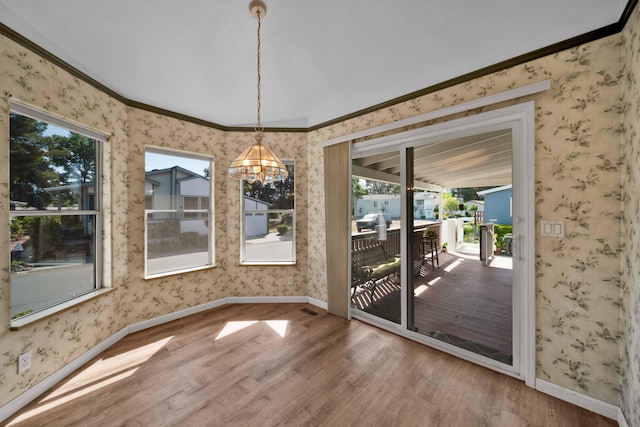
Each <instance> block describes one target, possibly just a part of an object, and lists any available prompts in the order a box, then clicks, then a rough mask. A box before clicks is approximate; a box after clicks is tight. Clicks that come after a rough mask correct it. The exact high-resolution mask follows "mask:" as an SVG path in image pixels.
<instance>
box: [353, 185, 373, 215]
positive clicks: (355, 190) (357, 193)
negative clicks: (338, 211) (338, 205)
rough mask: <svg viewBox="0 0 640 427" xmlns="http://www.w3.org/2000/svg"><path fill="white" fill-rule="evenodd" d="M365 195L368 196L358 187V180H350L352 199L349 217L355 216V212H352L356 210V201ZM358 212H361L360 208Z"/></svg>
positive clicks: (365, 191)
mask: <svg viewBox="0 0 640 427" xmlns="http://www.w3.org/2000/svg"><path fill="white" fill-rule="evenodd" d="M366 194H369V192H368V191H367V190H366V189H365V188H363V187H362V185H360V179H359V178H351V197H352V199H353V203H352V206H351V209H352V212H351V215H353V216H355V211H353V210H354V209H355V208H356V201H357V200H358V199H361V198H362V196H364V195H366ZM360 211H362V208H360Z"/></svg>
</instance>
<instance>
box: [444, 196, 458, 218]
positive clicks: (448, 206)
mask: <svg viewBox="0 0 640 427" xmlns="http://www.w3.org/2000/svg"><path fill="white" fill-rule="evenodd" d="M442 198H443V200H442V208H443V209H444V211H445V212H446V213H448V214H449V215H453V213H454V212H457V211H458V207H459V204H460V203H459V201H458V199H456V198H454V197H453V196H452V195H451V194H449V193H444V194H443V195H442Z"/></svg>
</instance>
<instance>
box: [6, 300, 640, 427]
mask: <svg viewBox="0 0 640 427" xmlns="http://www.w3.org/2000/svg"><path fill="white" fill-rule="evenodd" d="M256 303H308V304H312V305H314V306H316V307H318V308H323V309H326V308H327V307H326V305H327V303H326V302H324V301H321V300H318V299H316V298H312V297H226V298H222V299H219V300H216V301H211V302H209V303H206V304H201V305H199V306H195V307H191V308H188V309H185V310H180V311H178V312H176V313H171V314H168V315H165V316H159V317H157V318H155V319H150V320H146V321H143V322H138V323H134V324H132V325H130V326H127V327H124V328H122V329H121V330H120V331H118V332H116V333H115V334H113V335H112V336H110V337H109V338H107V339H106V340H104V341H103V342H101V343H100V344H98V345H97V346H95V347H93V348H92V349H91V350H89V351H87V352H86V353H84V354H82V355H81V356H80V357H78V358H77V359H75V360H73V361H71V362H69V363H68V364H66V365H65V366H63V367H62V368H60V369H58V370H57V371H55V372H54V373H52V374H51V375H49V376H48V377H47V378H45V379H44V380H42V381H40V382H39V383H38V384H36V385H35V386H33V387H31V388H30V389H29V390H27V391H25V392H24V393H22V394H20V395H19V396H17V397H16V398H15V399H13V400H11V401H10V402H8V403H7V404H5V405H4V406H2V407H0V422H3V421H4V420H6V419H7V418H9V417H11V416H12V415H13V414H15V413H16V412H18V411H19V410H20V409H22V408H23V407H25V406H26V405H27V404H29V403H31V402H32V401H33V400H35V399H37V398H38V397H39V396H40V395H42V394H43V393H44V392H46V391H47V390H49V389H50V388H51V387H54V386H55V385H56V384H58V383H59V382H60V381H62V380H64V379H65V378H66V377H67V376H69V375H71V374H72V373H74V372H75V371H76V370H78V369H80V368H81V367H82V366H83V365H84V364H86V363H87V362H89V361H90V360H91V359H93V358H94V357H96V356H98V355H99V354H100V353H102V352H103V351H105V350H106V349H108V348H109V347H111V346H112V345H113V344H115V343H117V342H118V341H120V340H121V339H122V338H124V337H126V336H127V335H129V334H131V333H134V332H137V331H141V330H143V329H147V328H151V327H154V326H158V325H161V324H162V323H167V322H171V321H173V320H176V319H180V318H182V317H186V316H190V315H191V314H195V313H199V312H202V311H205V310H209V309H211V308H215V307H220V306H223V305H226V304H256ZM536 390H538V391H540V392H542V393H545V394H548V395H550V396H554V397H557V398H558V399H560V400H564V401H565V402H569V403H572V404H574V405H576V406H579V407H581V408H584V409H587V410H589V411H593V412H595V413H597V414H600V415H602V416H604V417H607V418H610V419H613V420H617V422H618V425H619V426H621V427H629V425H628V423H627V421H626V419H625V417H624V414H623V413H622V410H621V409H620V408H619V407H617V406H614V405H611V404H610V403H606V402H603V401H601V400H598V399H594V398H592V397H589V396H585V395H583V394H580V393H577V392H575V391H572V390H569V389H566V388H564V387H560V386H557V385H555V384H552V383H550V382H548V381H544V380H541V379H537V380H536Z"/></svg>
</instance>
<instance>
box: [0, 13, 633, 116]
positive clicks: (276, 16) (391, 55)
mask: <svg viewBox="0 0 640 427" xmlns="http://www.w3.org/2000/svg"><path fill="white" fill-rule="evenodd" d="M266 3H267V8H268V12H267V16H266V17H265V18H264V20H263V22H262V121H263V125H265V126H267V127H302V128H307V127H312V126H314V125H317V124H320V123H324V122H327V121H329V120H333V119H336V118H338V117H341V116H344V115H347V114H351V113H354V112H356V111H359V110H361V109H365V108H368V107H371V106H373V105H376V104H379V103H381V102H385V101H388V100H390V99H394V98H397V97H400V96H403V95H406V94H408V93H411V92H414V91H417V90H420V89H423V88H426V87H429V86H432V85H435V84H438V83H441V82H444V81H447V80H449V79H452V78H455V77H458V76H461V75H464V74H466V73H469V72H473V71H475V70H479V69H481V68H483V67H487V66H490V65H492V64H495V63H498V62H501V61H504V60H507V59H511V58H514V57H516V56H519V55H522V54H525V53H528V52H531V51H534V50H536V49H539V48H543V47H546V46H549V45H552V44H554V43H557V42H560V41H563V40H566V39H569V38H571V37H574V36H578V35H581V34H584V33H587V32H589V31H592V30H595V29H599V28H602V27H604V26H606V25H609V24H612V23H615V22H617V21H618V20H619V19H620V17H621V14H622V12H623V10H624V7H625V6H626V4H627V0H527V1H525V0H484V1H478V0H457V1H435V0H395V1H387V0H319V1H309V0H271V1H269V0H267V1H266ZM248 4H249V0H224V1H223V0H206V1H205V0H182V1H176V0H133V1H132V0H108V1H106V0H57V1H45V0H39V1H38V0H0V22H2V23H3V24H4V25H6V26H7V27H9V28H11V29H13V30H14V31H16V32H17V33H19V34H21V35H23V36H24V37H26V38H28V39H29V40H31V41H33V42H34V43H36V44H37V45H39V46H40V47H42V48H44V49H46V50H48V51H49V52H51V53H52V54H54V55H56V56H57V57H59V58H60V59H62V60H63V61H65V62H67V63H69V64H70V65H72V66H73V67H75V68H77V69H79V70H80V71H82V72H83V73H85V74H87V75H88V76H90V77H92V78H93V79H95V80H96V81H98V82H100V83H102V84H103V85H105V86H107V87H109V88H110V89H112V90H113V91H115V92H117V93H119V94H120V95H122V96H123V97H125V98H127V99H130V100H132V101H136V102H141V103H144V104H149V105H152V106H154V107H159V108H163V109H166V110H170V111H173V112H176V113H180V114H185V115H188V116H192V117H195V118H198V119H203V120H206V121H210V122H214V123H217V124H220V125H223V126H249V127H253V125H254V124H255V122H256V25H257V24H256V21H255V20H254V19H253V17H252V16H251V14H250V13H249V11H248Z"/></svg>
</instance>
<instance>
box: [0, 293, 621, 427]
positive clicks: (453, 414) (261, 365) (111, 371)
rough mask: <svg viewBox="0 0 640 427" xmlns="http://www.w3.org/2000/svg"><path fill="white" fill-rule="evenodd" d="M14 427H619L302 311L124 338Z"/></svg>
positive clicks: (193, 320)
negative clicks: (485, 426) (484, 426)
mask: <svg viewBox="0 0 640 427" xmlns="http://www.w3.org/2000/svg"><path fill="white" fill-rule="evenodd" d="M7 425H9V426H47V427H56V426H101V427H102V426H276V425H278V426H477V425H487V426H525V425H531V426H566V427H571V426H591V427H600V426H615V425H617V424H616V423H615V421H613V420H609V419H606V418H604V417H602V416H599V415H596V414H594V413H592V412H589V411H587V410H584V409H581V408H578V407H576V406H573V405H571V404H569V403H567V402H563V401H561V400H559V399H556V398H553V397H551V396H548V395H545V394H542V393H540V392H538V391H536V390H534V389H532V388H529V387H527V386H526V385H525V384H524V383H523V382H521V381H519V380H517V379H515V378H511V377H509V376H507V375H502V374H499V373H497V372H494V371H491V370H489V369H486V368H482V367H480V366H477V365H474V364H473V363H470V362H466V361H464V360H461V359H459V358H456V357H453V356H450V355H448V354H446V353H443V352H440V351H437V350H434V349H431V348H429V347H425V346H424V345H421V344H419V343H416V342H413V341H411V340H407V339H404V338H402V337H400V336H397V335H395V334H392V333H389V332H386V331H383V330H381V329H378V328H375V327H373V326H371V325H367V324H365V323H363V322H358V321H352V322H348V321H345V320H344V319H341V318H339V317H336V316H333V315H330V314H328V313H327V312H326V311H324V310H320V309H318V308H317V307H314V306H311V305H307V304H246V305H243V304H232V305H228V306H224V307H219V308H216V309H212V310H208V311H206V312H202V313H199V314H195V315H192V316H189V317H185V318H183V319H180V320H176V321H173V322H170V323H167V324H164V325H160V326H157V327H154V328H151V329H147V330H144V331H141V332H137V333H135V334H132V335H129V336H127V337H125V338H124V339H122V340H121V341H119V342H117V343H116V344H114V345H113V346H112V347H110V348H109V349H108V350H106V351H104V352H103V353H102V354H100V355H99V356H98V357H96V358H95V359H93V360H92V361H90V362H89V363H87V364H86V365H85V366H84V367H83V368H82V369H80V370H78V371H77V372H76V373H74V374H73V375H71V376H70V377H69V378H67V379H66V380H64V381H63V382H61V383H60V384H58V385H57V386H56V387H54V388H52V389H51V390H50V391H49V392H47V393H45V394H44V395H42V396H41V397H40V398H38V399H36V400H35V401H34V402H32V403H31V404H30V405H28V406H26V407H25V408H24V409H23V410H21V411H20V412H19V413H18V414H16V415H15V416H14V417H13V418H11V419H9V420H7Z"/></svg>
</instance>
